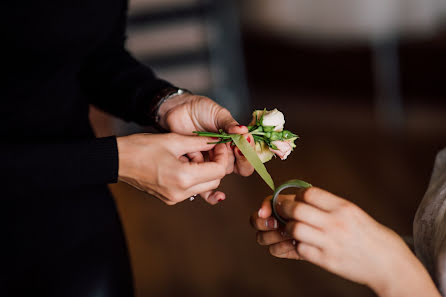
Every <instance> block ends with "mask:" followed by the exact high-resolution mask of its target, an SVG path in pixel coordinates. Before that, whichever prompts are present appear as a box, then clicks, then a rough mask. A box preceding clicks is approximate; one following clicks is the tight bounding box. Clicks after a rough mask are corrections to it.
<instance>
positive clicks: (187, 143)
mask: <svg viewBox="0 0 446 297" xmlns="http://www.w3.org/2000/svg"><path fill="white" fill-rule="evenodd" d="M170 141H171V142H173V145H171V146H170V148H171V149H173V152H174V153H175V154H177V155H178V156H181V155H184V154H188V153H194V152H205V151H210V150H211V149H213V148H214V147H215V144H209V142H216V141H218V140H216V139H214V138H211V137H202V136H185V135H179V134H175V133H170Z"/></svg>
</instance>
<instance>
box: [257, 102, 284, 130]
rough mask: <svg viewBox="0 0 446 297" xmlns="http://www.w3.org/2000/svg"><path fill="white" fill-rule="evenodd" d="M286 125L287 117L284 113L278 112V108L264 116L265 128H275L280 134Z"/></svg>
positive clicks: (263, 123)
mask: <svg viewBox="0 0 446 297" xmlns="http://www.w3.org/2000/svg"><path fill="white" fill-rule="evenodd" d="M284 124H285V117H284V116H283V113H281V112H280V111H278V110H277V108H275V109H273V110H271V111H267V112H265V113H264V114H263V122H262V125H263V126H274V131H277V132H280V131H282V130H283V125H284Z"/></svg>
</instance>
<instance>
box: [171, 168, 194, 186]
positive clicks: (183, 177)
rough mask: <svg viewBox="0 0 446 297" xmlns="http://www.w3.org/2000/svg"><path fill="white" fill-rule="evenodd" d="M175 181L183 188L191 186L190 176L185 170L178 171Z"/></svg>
mask: <svg viewBox="0 0 446 297" xmlns="http://www.w3.org/2000/svg"><path fill="white" fill-rule="evenodd" d="M174 182H175V184H176V185H177V186H178V187H179V188H180V189H183V190H184V189H187V188H189V187H190V186H191V178H190V176H189V175H188V174H186V173H184V172H183V171H178V172H177V173H176V174H175V177H174Z"/></svg>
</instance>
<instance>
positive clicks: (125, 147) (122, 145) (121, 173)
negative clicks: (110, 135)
mask: <svg viewBox="0 0 446 297" xmlns="http://www.w3.org/2000/svg"><path fill="white" fill-rule="evenodd" d="M127 140H128V136H123V137H117V138H116V143H117V146H118V164H119V165H118V179H122V178H125V177H129V176H130V174H129V166H128V164H129V160H130V159H129V155H130V154H129V143H128V141H127Z"/></svg>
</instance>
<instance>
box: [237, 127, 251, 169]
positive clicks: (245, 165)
mask: <svg viewBox="0 0 446 297" xmlns="http://www.w3.org/2000/svg"><path fill="white" fill-rule="evenodd" d="M244 137H245V138H246V140H247V141H248V142H249V144H251V146H252V147H253V148H254V147H255V143H254V138H253V137H252V135H251V134H249V133H248V134H245V135H244ZM234 155H235V167H236V169H237V170H236V172H237V173H238V174H240V175H241V176H250V175H251V174H252V173H253V172H254V167H252V165H251V163H249V161H248V160H247V159H246V158H245V156H244V155H243V153H242V152H241V151H240V150H239V149H238V147H234Z"/></svg>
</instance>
